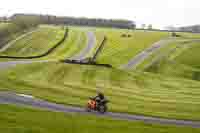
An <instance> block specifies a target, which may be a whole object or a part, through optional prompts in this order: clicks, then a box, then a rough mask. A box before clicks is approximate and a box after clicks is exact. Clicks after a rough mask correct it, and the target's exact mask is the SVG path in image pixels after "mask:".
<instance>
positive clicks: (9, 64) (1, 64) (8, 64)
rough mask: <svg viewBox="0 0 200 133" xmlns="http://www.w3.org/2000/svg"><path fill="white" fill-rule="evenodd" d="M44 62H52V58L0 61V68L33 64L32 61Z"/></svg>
mask: <svg viewBox="0 0 200 133" xmlns="http://www.w3.org/2000/svg"><path fill="white" fill-rule="evenodd" d="M42 62H51V61H50V60H38V61H33V60H25V61H22V60H21V61H6V62H0V70H1V69H6V68H9V67H14V66H16V65H18V64H31V63H42Z"/></svg>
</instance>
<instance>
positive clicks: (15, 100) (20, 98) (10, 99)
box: [0, 92, 200, 128]
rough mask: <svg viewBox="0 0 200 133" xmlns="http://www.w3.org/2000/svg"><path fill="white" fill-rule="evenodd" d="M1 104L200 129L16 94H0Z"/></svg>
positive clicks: (183, 122)
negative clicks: (94, 110) (86, 109)
mask: <svg viewBox="0 0 200 133" xmlns="http://www.w3.org/2000/svg"><path fill="white" fill-rule="evenodd" d="M0 103H1V104H14V105H19V106H31V107H34V108H39V109H45V110H50V111H56V112H65V113H80V114H93V115H96V116H100V117H111V118H113V119H120V120H129V121H136V120H139V121H144V122H145V123H151V124H153V123H155V124H167V125H178V126H189V127H194V128H200V122H198V121H186V120H173V119H164V118H156V117H147V116H141V115H131V114H125V113H112V112H108V113H105V114H99V113H95V112H92V113H88V112H86V111H85V109H83V108H79V107H72V106H65V105H61V104H56V103H51V102H47V101H44V100H41V99H37V98H34V97H32V96H28V95H27V96H26V95H23V94H15V93H11V92H0Z"/></svg>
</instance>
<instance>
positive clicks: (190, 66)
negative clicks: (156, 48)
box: [147, 42, 200, 80]
mask: <svg viewBox="0 0 200 133" xmlns="http://www.w3.org/2000/svg"><path fill="white" fill-rule="evenodd" d="M180 45H182V46H181V47H179V48H177V50H176V51H175V52H173V53H171V54H169V55H168V56H167V57H165V58H163V59H161V60H158V62H156V63H154V64H152V66H150V67H149V68H148V69H147V71H149V72H154V73H159V74H163V75H166V76H171V77H174V76H176V77H182V78H187V79H193V80H200V69H199V54H198V52H199V48H200V47H199V42H191V43H187V44H180Z"/></svg>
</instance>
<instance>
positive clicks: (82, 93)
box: [0, 25, 200, 133]
mask: <svg viewBox="0 0 200 133" xmlns="http://www.w3.org/2000/svg"><path fill="white" fill-rule="evenodd" d="M87 31H93V32H94V33H95V35H96V43H95V45H96V47H95V48H94V49H93V50H92V51H91V52H90V53H88V55H87V57H90V56H92V55H93V54H94V51H95V50H96V49H97V48H98V46H99V45H100V43H101V41H102V39H103V37H104V35H105V36H106V37H107V39H108V41H107V43H106V44H105V47H104V49H103V50H102V52H101V53H100V55H99V56H98V58H97V62H99V63H108V64H111V65H113V66H114V68H110V69H109V68H104V67H98V66H89V65H72V64H63V63H60V62H57V61H53V60H59V59H65V58H69V57H72V56H74V55H76V54H77V53H79V52H80V51H81V50H82V49H83V48H84V47H85V45H86V44H87V35H86V32H87ZM63 34H64V29H63V28H61V27H52V26H44V25H43V26H41V27H40V29H39V30H38V31H37V32H35V33H33V34H31V35H30V36H28V37H26V38H24V39H22V40H19V41H17V43H16V44H15V45H13V46H12V47H10V48H9V49H7V51H5V52H4V53H1V55H2V54H3V55H11V56H32V55H38V54H42V53H44V52H45V51H47V50H48V49H49V48H50V47H52V46H54V45H55V43H56V42H57V41H59V40H60V39H61V38H62V36H63ZM122 34H130V35H131V37H129V38H128V37H122ZM169 35H170V33H167V32H149V31H137V30H136V31H131V30H119V29H108V28H96V29H95V28H88V27H86V28H82V27H73V26H71V27H69V33H68V37H67V39H66V40H65V41H64V43H63V44H61V45H60V46H59V47H57V48H56V49H55V50H54V51H53V52H52V53H50V54H49V55H48V56H46V57H42V58H40V59H39V60H52V62H51V61H50V62H46V63H33V64H24V65H23V64H21V65H20V64H19V65H17V66H16V67H11V68H8V69H5V70H4V69H3V70H1V69H0V91H7V90H8V91H13V92H17V93H24V94H29V95H33V96H35V97H38V98H41V99H44V100H48V101H51V102H56V103H61V104H66V105H74V106H81V107H84V106H85V104H86V102H87V100H88V97H90V96H94V95H96V91H97V89H101V91H102V92H104V93H105V95H106V96H107V97H108V99H109V100H110V103H109V104H108V105H109V110H110V111H113V112H126V113H131V114H141V115H147V116H156V117H163V118H172V119H185V120H200V113H199V112H200V90H199V87H200V82H199V81H196V80H200V70H199V66H200V65H199V63H200V62H199V54H198V51H199V49H200V47H199V45H198V43H195V44H190V45H189V46H191V47H180V48H179V49H177V51H176V52H175V53H173V54H172V55H170V56H167V58H163V59H162V60H161V61H160V62H158V63H156V64H153V65H152V66H151V67H150V68H149V69H148V70H147V71H148V72H137V71H128V72H127V71H123V70H119V69H116V68H115V67H119V66H120V65H122V64H124V63H127V62H128V61H129V60H130V59H131V58H132V57H134V56H135V55H137V54H138V53H139V52H141V51H142V50H144V49H145V48H147V47H150V46H151V45H152V44H153V43H154V42H156V41H159V40H160V39H164V38H167V37H169ZM187 36H191V37H194V38H197V37H198V34H195V35H194V36H193V35H191V34H189V33H188V34H187ZM27 42H28V43H27ZM26 44H31V45H26ZM41 44H42V45H41ZM178 45H179V44H177V43H176V42H172V43H170V44H169V45H167V46H166V47H163V48H161V49H159V50H158V51H156V52H155V53H153V54H152V55H151V56H150V57H149V58H147V60H145V61H144V62H143V63H142V64H141V65H139V68H137V70H143V69H142V68H144V66H146V64H149V63H151V61H152V60H154V59H155V58H157V57H158V56H160V55H163V54H167V53H168V52H169V51H171V50H172V49H173V48H175V47H177V46H178ZM192 79H194V80H192ZM0 113H1V114H3V115H0V129H3V130H1V131H4V132H5V133H12V132H20V133H21V132H41V133H43V132H66V131H67V132H72V131H73V132H75V133H76V132H80V131H82V132H83V133H84V132H88V131H89V132H92V131H93V132H97V133H98V132H109V133H110V132H111V133H112V132H116V133H117V132H121V131H122V130H123V131H124V132H133V131H135V132H141V133H143V132H146V131H147V130H148V131H149V132H150V133H151V132H152V133H153V132H170V133H171V132H172V133H173V132H178V131H182V132H183V133H184V132H191V131H192V132H194V133H195V132H199V130H198V129H192V128H181V127H180V128H178V127H173V126H160V125H148V124H144V123H141V122H125V121H115V120H111V119H107V118H96V117H95V116H81V115H78V114H73V115H70V114H63V113H53V112H46V111H40V110H35V109H31V108H20V107H15V106H8V105H0ZM45 115H46V116H47V117H44V116H45ZM22 116H30V117H22ZM35 116H38V117H35ZM40 116H41V117H40ZM42 116H43V117H42ZM21 117H22V118H21ZM19 118H21V119H19ZM27 121H30V122H29V123H28V122H27ZM96 121H103V122H102V123H101V125H99V123H97V122H96ZM111 122H112V124H110V123H111ZM40 125H41V126H40ZM9 127H13V128H9ZM27 127H30V128H27ZM113 127H115V128H113ZM88 129H89V130H88ZM108 129H109V131H108ZM120 129H121V130H120Z"/></svg>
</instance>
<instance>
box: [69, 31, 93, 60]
mask: <svg viewBox="0 0 200 133" xmlns="http://www.w3.org/2000/svg"><path fill="white" fill-rule="evenodd" d="M87 40H88V41H87V45H86V47H85V48H83V50H81V51H80V53H78V54H76V55H75V56H73V57H71V58H70V59H73V60H82V59H84V58H85V57H86V56H87V54H88V53H89V52H90V51H91V50H92V49H93V48H94V47H95V40H96V37H95V34H94V32H91V31H88V32H87ZM82 45H84V44H82Z"/></svg>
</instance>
